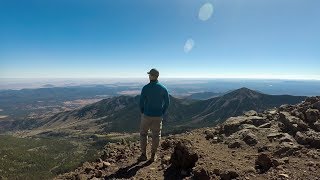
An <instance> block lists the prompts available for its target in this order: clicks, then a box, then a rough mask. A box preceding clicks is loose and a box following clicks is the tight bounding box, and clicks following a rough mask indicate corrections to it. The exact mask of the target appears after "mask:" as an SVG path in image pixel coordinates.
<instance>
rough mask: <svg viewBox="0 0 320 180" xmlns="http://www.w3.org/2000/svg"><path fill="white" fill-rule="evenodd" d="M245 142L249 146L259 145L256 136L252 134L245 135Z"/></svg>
mask: <svg viewBox="0 0 320 180" xmlns="http://www.w3.org/2000/svg"><path fill="white" fill-rule="evenodd" d="M243 141H244V142H245V143H246V144H248V145H249V146H254V145H256V144H257V143H258V140H257V137H256V135H254V134H253V133H250V132H249V133H245V134H243Z"/></svg>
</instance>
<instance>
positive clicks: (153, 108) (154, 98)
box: [140, 80, 170, 117]
mask: <svg viewBox="0 0 320 180" xmlns="http://www.w3.org/2000/svg"><path fill="white" fill-rule="evenodd" d="M169 104H170V100H169V93H168V90H167V88H166V87H165V86H163V85H162V84H160V83H159V81H158V80H156V81H150V83H148V84H147V85H145V86H144V87H143V88H142V91H141V96H140V111H141V113H143V114H145V115H147V116H152V117H160V116H163V115H164V114H165V113H166V111H167V109H168V107H169Z"/></svg>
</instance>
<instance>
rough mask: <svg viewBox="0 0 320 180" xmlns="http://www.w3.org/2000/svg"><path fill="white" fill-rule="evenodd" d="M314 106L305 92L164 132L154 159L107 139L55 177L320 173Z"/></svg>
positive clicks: (319, 102) (319, 103) (319, 106)
mask: <svg viewBox="0 0 320 180" xmlns="http://www.w3.org/2000/svg"><path fill="white" fill-rule="evenodd" d="M319 111H320V97H310V98H307V99H306V100H305V101H303V102H301V103H299V104H297V105H283V106H281V107H280V108H278V109H270V110H267V111H264V112H263V113H257V112H255V111H250V112H245V113H244V115H243V116H238V117H231V118H229V119H228V120H227V121H226V122H225V123H223V124H220V125H217V126H215V127H208V128H201V129H196V130H193V131H190V132H185V133H182V134H176V135H170V136H167V137H163V138H162V141H161V145H160V147H159V151H158V157H159V160H158V161H155V162H153V163H147V162H144V163H142V164H138V163H137V162H136V158H137V157H138V156H139V155H140V151H139V149H140V147H139V143H138V142H128V143H118V144H114V143H110V144H109V145H108V146H106V147H105V149H106V150H105V151H104V154H103V155H102V156H101V158H100V159H98V160H97V161H95V162H91V163H89V162H86V163H84V164H83V165H82V166H81V167H79V168H77V169H76V170H75V171H73V172H70V173H66V174H63V175H60V176H58V177H57V179H113V178H120V179H121V178H125V179H203V180H206V179H208V180H209V179H226V180H229V179H320V174H319V172H320V131H319V130H320V129H319V125H320V113H319Z"/></svg>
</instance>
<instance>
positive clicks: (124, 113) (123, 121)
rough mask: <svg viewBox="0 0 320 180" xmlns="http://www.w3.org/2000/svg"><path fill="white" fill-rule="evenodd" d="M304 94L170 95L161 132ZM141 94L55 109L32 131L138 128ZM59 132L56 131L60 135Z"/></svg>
mask: <svg viewBox="0 0 320 180" xmlns="http://www.w3.org/2000/svg"><path fill="white" fill-rule="evenodd" d="M305 98H306V97H303V96H289V95H267V94H263V93H260V92H257V91H253V90H250V89H247V88H241V89H238V90H235V91H232V92H230V93H228V94H225V95H223V96H220V97H215V98H211V99H208V100H198V101H196V102H194V103H191V104H186V103H184V100H182V99H178V98H175V97H172V96H170V100H171V104H170V106H169V109H168V114H167V116H165V117H164V119H165V121H164V128H163V130H164V132H168V131H177V130H179V129H183V128H194V127H203V126H211V125H214V124H217V123H221V122H223V121H225V120H226V119H227V118H229V117H232V116H238V115H240V114H242V113H243V112H245V111H249V110H255V111H257V112H261V111H263V110H266V109H269V108H273V107H279V106H280V105H282V104H296V103H299V102H301V101H303V100H304V99H305ZM139 99H140V96H139V95H138V96H134V97H132V96H117V97H112V98H108V99H104V100H102V101H99V102H97V103H93V104H91V105H88V106H85V107H84V108H81V109H78V110H74V111H68V112H62V113H58V114H56V115H54V116H52V117H50V118H47V119H44V120H42V121H41V122H40V123H38V125H37V128H36V129H34V130H33V131H31V132H33V133H36V134H39V133H42V134H49V135H50V134H54V135H57V131H58V132H59V133H62V134H65V133H67V134H68V133H69V134H73V133H100V132H111V131H112V132H136V131H138V129H139V123H140V112H139V106H138V102H139ZM59 133H58V135H59Z"/></svg>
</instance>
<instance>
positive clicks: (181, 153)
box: [170, 140, 198, 170]
mask: <svg viewBox="0 0 320 180" xmlns="http://www.w3.org/2000/svg"><path fill="white" fill-rule="evenodd" d="M197 161H198V154H197V153H195V152H194V150H193V146H192V144H191V142H190V141H187V140H180V141H179V142H178V143H177V144H176V145H175V147H174V150H173V153H172V154H171V158H170V163H171V164H172V166H173V167H175V168H177V169H183V170H190V169H192V168H193V167H194V166H195V163H196V162H197Z"/></svg>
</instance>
